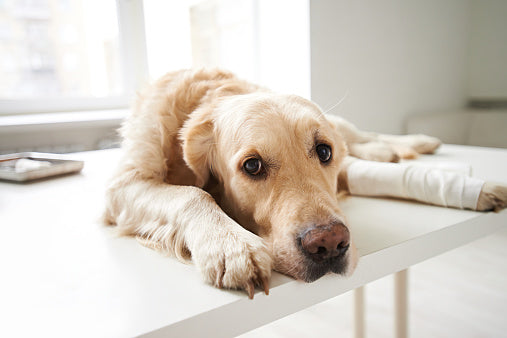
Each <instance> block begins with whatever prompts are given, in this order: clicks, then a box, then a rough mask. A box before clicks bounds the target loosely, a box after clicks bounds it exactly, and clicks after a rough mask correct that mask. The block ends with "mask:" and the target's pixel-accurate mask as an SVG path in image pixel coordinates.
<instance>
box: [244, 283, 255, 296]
mask: <svg viewBox="0 0 507 338" xmlns="http://www.w3.org/2000/svg"><path fill="white" fill-rule="evenodd" d="M254 289H255V286H254V283H253V282H252V281H251V280H249V281H248V282H246V285H245V290H246V292H248V298H250V299H253V297H254Z"/></svg>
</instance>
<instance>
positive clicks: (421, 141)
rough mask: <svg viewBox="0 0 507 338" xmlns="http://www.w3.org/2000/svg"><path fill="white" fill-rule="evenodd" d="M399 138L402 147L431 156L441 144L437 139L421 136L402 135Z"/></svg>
mask: <svg viewBox="0 0 507 338" xmlns="http://www.w3.org/2000/svg"><path fill="white" fill-rule="evenodd" d="M401 137H402V138H403V142H402V144H403V145H406V146H409V147H410V148H412V149H414V150H415V151H417V152H418V153H419V154H433V153H434V152H435V150H437V148H438V147H440V145H441V144H442V141H440V140H439V139H438V138H436V137H432V136H427V135H423V134H418V135H404V136H401Z"/></svg>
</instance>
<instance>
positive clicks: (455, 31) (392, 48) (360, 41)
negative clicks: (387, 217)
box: [310, 0, 470, 133]
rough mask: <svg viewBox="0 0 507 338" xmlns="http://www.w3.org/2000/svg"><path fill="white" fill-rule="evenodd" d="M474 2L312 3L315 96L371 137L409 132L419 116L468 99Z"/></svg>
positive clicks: (319, 0)
mask: <svg viewBox="0 0 507 338" xmlns="http://www.w3.org/2000/svg"><path fill="white" fill-rule="evenodd" d="M469 7H470V2H469V1H463V0H445V1H441V0H427V1H423V0H382V1H378V0H357V1H347V0H317V1H310V41H311V93H312V99H313V100H314V101H316V102H317V103H318V104H320V105H321V107H322V108H323V109H327V108H328V107H331V106H332V105H333V104H335V103H336V102H338V101H339V100H340V99H341V98H342V97H343V96H344V95H346V94H347V93H348V94H347V97H346V98H345V99H344V101H343V102H342V103H341V104H340V105H339V106H338V108H336V109H334V110H333V113H337V114H339V115H341V116H343V117H345V118H347V119H349V120H350V121H352V122H353V123H355V124H356V125H358V126H359V127H360V128H362V129H365V130H375V131H379V132H384V133H402V132H403V125H404V121H405V119H406V117H407V116H409V115H411V114H420V113H425V112H428V113H431V112H435V111H443V110H447V109H449V110H455V109H456V108H460V107H464V106H465V102H466V99H467V74H468V70H467V51H468V43H469V28H470V24H469V22H470V18H469V14H470V10H469Z"/></svg>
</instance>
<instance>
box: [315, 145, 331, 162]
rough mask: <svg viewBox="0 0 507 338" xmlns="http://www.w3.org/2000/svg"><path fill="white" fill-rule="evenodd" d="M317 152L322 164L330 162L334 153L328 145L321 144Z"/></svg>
mask: <svg viewBox="0 0 507 338" xmlns="http://www.w3.org/2000/svg"><path fill="white" fill-rule="evenodd" d="M315 150H316V151H317V155H318V156H319V160H320V161H321V162H322V163H326V162H329V160H330V159H331V156H332V153H331V147H330V146H328V145H327V144H319V145H318V146H317V147H316V148H315Z"/></svg>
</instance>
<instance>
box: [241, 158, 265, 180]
mask: <svg viewBox="0 0 507 338" xmlns="http://www.w3.org/2000/svg"><path fill="white" fill-rule="evenodd" d="M243 169H244V170H245V172H246V173H247V174H249V175H252V176H256V175H259V174H260V173H261V172H262V163H261V161H260V160H259V159H257V158H251V159H248V160H246V161H245V163H243Z"/></svg>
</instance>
